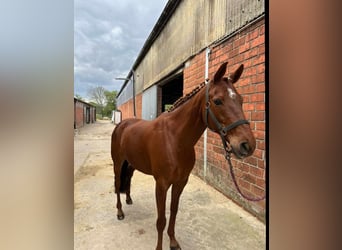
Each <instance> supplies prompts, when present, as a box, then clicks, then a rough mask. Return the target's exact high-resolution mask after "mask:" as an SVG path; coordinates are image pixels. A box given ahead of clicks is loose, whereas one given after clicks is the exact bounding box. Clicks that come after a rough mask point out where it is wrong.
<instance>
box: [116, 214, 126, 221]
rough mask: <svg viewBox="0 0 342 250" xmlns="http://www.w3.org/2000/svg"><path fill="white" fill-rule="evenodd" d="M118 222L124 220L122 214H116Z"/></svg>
mask: <svg viewBox="0 0 342 250" xmlns="http://www.w3.org/2000/svg"><path fill="white" fill-rule="evenodd" d="M117 216H118V220H123V219H124V218H125V215H124V214H118V215H117Z"/></svg>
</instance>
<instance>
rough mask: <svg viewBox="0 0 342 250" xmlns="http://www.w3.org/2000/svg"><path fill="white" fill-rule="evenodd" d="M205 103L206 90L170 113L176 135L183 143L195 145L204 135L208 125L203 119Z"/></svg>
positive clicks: (202, 90)
mask: <svg viewBox="0 0 342 250" xmlns="http://www.w3.org/2000/svg"><path fill="white" fill-rule="evenodd" d="M204 103H205V88H203V89H201V90H200V91H199V92H198V93H197V94H196V95H195V96H193V97H192V98H191V99H189V100H188V101H187V102H185V103H184V104H182V105H181V106H179V107H178V108H177V109H175V110H174V111H172V112H171V113H170V116H171V117H172V120H173V121H174V124H176V126H175V135H176V136H177V137H179V138H181V140H182V143H185V144H189V145H191V146H193V145H195V144H196V143H197V141H198V140H199V138H200V137H201V135H202V134H203V132H204V130H205V128H206V125H205V123H204V121H203V117H202V109H203V107H204Z"/></svg>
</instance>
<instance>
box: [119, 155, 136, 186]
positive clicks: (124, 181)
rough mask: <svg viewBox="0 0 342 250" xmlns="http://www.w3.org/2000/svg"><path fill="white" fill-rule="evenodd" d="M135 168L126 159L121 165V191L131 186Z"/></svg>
mask: <svg viewBox="0 0 342 250" xmlns="http://www.w3.org/2000/svg"><path fill="white" fill-rule="evenodd" d="M133 171H134V169H133V168H132V167H131V166H130V165H129V164H128V162H127V161H124V163H123V164H122V167H121V175H120V193H125V192H126V191H127V190H129V189H130V187H131V178H132V176H133Z"/></svg>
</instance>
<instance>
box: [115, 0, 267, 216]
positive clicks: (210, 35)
mask: <svg viewBox="0 0 342 250" xmlns="http://www.w3.org/2000/svg"><path fill="white" fill-rule="evenodd" d="M264 11H265V9H264V1H262V0H261V1H255V0H244V1H237V0H212V1H198V0H183V1H180V0H170V1H169V2H168V3H167V5H166V7H165V9H164V11H163V12H162V14H161V16H160V18H159V19H158V21H157V23H156V25H155V26H154V28H153V30H152V32H151V34H150V36H149V37H148V39H147V41H146V42H145V44H144V46H143V48H142V50H141V51H140V54H139V55H138V57H137V59H136V61H135V63H134V64H133V66H132V70H131V72H130V73H129V74H128V76H127V78H128V79H131V80H130V81H129V80H127V81H126V82H125V83H124V85H123V86H122V88H121V90H120V91H119V93H118V98H117V104H118V108H119V109H120V110H121V111H122V117H123V119H125V118H129V117H133V114H134V111H133V110H134V108H135V109H136V116H137V118H143V119H147V120H150V119H154V118H156V117H157V116H158V115H159V114H160V113H161V112H164V111H165V109H166V108H167V107H168V105H170V104H172V103H173V102H174V101H176V100H177V99H178V98H179V97H181V96H182V95H184V94H186V93H189V92H190V91H191V90H192V89H193V88H195V87H196V86H198V85H199V84H200V83H201V82H203V81H204V79H205V74H206V72H208V76H209V78H211V77H212V76H213V74H214V72H215V71H216V70H217V69H218V67H219V65H220V64H221V63H223V62H226V61H228V70H227V71H228V72H232V71H234V70H235V69H236V68H237V67H238V66H239V65H240V64H244V66H245V70H244V72H243V73H242V76H241V79H240V80H239V81H238V82H237V84H236V85H235V86H236V87H237V90H238V92H239V93H240V94H242V96H243V99H244V104H243V109H244V112H245V115H246V119H248V120H249V121H250V126H251V128H252V130H253V132H254V135H255V137H256V140H257V148H256V150H255V152H254V154H253V156H251V157H248V158H247V159H245V160H243V161H239V160H233V165H234V171H235V173H236V177H237V181H238V184H239V186H240V188H241V189H242V191H243V192H244V193H245V194H247V195H249V196H261V195H263V194H264V193H265V189H266V186H265V176H266V172H265V164H266V160H265V159H266V152H265V148H266V145H265V126H266V123H265V119H266V117H265V101H266V96H265V12H264ZM133 84H134V85H133ZM133 98H135V107H134V101H133ZM205 133H206V136H202V138H201V139H200V140H199V142H198V143H197V145H196V165H195V168H194V170H193V173H194V174H196V175H197V176H199V177H201V178H202V179H203V180H205V181H206V182H207V183H208V184H210V185H212V186H213V187H215V188H216V189H218V190H219V191H221V192H222V193H223V194H225V195H226V196H227V197H229V198H231V199H233V200H234V201H235V202H236V203H238V204H240V205H241V206H243V207H244V208H245V209H246V210H248V211H249V212H251V213H252V214H254V215H256V216H257V217H258V218H260V219H261V220H265V200H263V201H260V202H249V201H247V200H245V199H244V198H242V197H241V196H240V195H239V194H238V192H237V191H236V188H235V187H234V185H233V183H232V181H231V177H230V174H229V170H228V165H227V162H226V160H225V158H224V154H223V152H224V151H223V148H222V145H221V140H220V138H219V136H218V135H216V134H215V133H213V132H211V131H209V130H208V131H206V132H205Z"/></svg>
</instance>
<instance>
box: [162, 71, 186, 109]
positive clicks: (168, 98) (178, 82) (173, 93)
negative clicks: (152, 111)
mask: <svg viewBox="0 0 342 250" xmlns="http://www.w3.org/2000/svg"><path fill="white" fill-rule="evenodd" d="M159 91H161V95H160V96H161V100H158V103H160V104H161V105H158V106H159V107H158V111H160V113H162V112H165V111H166V110H167V109H168V108H169V107H170V106H171V105H172V104H173V103H174V102H175V101H177V99H178V98H180V97H182V96H183V74H179V75H177V76H175V77H174V78H172V79H170V80H169V81H167V82H166V83H165V84H163V85H161V86H160V88H159ZM158 113H159V112H158Z"/></svg>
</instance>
